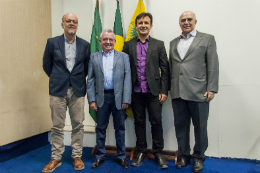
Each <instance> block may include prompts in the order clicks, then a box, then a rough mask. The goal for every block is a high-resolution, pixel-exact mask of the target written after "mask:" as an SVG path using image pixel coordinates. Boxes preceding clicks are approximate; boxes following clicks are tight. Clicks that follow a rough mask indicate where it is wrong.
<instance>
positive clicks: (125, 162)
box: [119, 159, 129, 168]
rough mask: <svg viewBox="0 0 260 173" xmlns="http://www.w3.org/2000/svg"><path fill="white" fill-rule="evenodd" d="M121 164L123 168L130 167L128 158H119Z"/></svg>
mask: <svg viewBox="0 0 260 173" xmlns="http://www.w3.org/2000/svg"><path fill="white" fill-rule="evenodd" d="M119 164H120V165H121V166H122V168H129V164H128V161H127V160H126V159H119Z"/></svg>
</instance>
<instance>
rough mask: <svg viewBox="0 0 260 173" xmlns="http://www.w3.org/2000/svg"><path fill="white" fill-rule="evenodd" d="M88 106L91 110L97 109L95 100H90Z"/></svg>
mask: <svg viewBox="0 0 260 173" xmlns="http://www.w3.org/2000/svg"><path fill="white" fill-rule="evenodd" d="M89 106H90V108H91V109H92V110H94V111H97V104H96V102H90V104H89Z"/></svg>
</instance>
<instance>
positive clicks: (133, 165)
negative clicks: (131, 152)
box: [131, 158, 147, 167]
mask: <svg viewBox="0 0 260 173" xmlns="http://www.w3.org/2000/svg"><path fill="white" fill-rule="evenodd" d="M146 160H147V158H145V159H144V161H146ZM144 161H143V162H142V163H141V164H140V165H133V163H132V164H131V166H136V167H138V166H141V165H142V164H143V163H144Z"/></svg>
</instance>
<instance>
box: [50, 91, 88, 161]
mask: <svg viewBox="0 0 260 173" xmlns="http://www.w3.org/2000/svg"><path fill="white" fill-rule="evenodd" d="M84 102H85V97H77V96H76V95H75V94H74V91H73V89H72V87H69V89H68V91H67V94H66V95H65V96H64V97H56V96H51V95H50V108H51V117H52V122H53V127H52V129H51V141H52V148H51V151H52V154H51V157H52V158H53V159H55V160H61V158H62V154H63V152H64V150H65V146H64V143H63V140H64V132H63V128H64V126H65V119H66V111H67V107H68V108H69V114H70V119H71V125H72V133H71V148H72V155H71V157H72V158H75V157H81V156H82V147H83V136H84V125H83V121H84Z"/></svg>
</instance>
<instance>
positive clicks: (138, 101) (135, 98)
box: [132, 93, 164, 154]
mask: <svg viewBox="0 0 260 173" xmlns="http://www.w3.org/2000/svg"><path fill="white" fill-rule="evenodd" d="M132 108H133V113H134V119H135V134H136V138H137V141H136V148H137V149H138V150H139V152H144V153H146V152H147V142H146V123H145V121H146V112H145V110H146V108H147V109H148V114H149V121H150V123H151V131H152V140H153V150H154V154H156V153H160V152H161V151H162V149H163V147H164V141H163V129H162V114H161V112H162V105H161V104H160V103H159V96H154V95H152V94H151V93H133V94H132Z"/></svg>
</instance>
